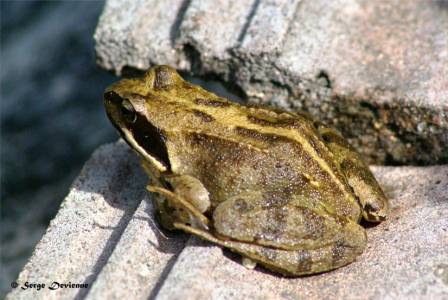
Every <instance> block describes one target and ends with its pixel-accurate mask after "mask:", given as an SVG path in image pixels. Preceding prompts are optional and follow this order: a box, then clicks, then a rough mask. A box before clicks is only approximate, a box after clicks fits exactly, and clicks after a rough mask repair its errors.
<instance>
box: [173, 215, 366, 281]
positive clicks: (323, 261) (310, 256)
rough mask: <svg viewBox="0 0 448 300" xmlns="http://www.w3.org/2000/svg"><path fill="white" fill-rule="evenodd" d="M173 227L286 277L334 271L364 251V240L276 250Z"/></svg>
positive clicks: (186, 228)
mask: <svg viewBox="0 0 448 300" xmlns="http://www.w3.org/2000/svg"><path fill="white" fill-rule="evenodd" d="M356 225H357V224H356ZM174 226H175V227H176V228H178V229H181V230H183V231H185V232H188V233H191V234H194V235H197V236H199V237H200V238H202V239H204V240H207V241H210V242H212V243H215V244H218V245H221V246H223V247H226V248H228V249H230V250H231V251H233V252H236V253H239V254H241V255H242V256H243V257H246V258H249V259H250V260H252V261H254V262H257V263H259V264H260V265H262V266H264V267H266V268H267V269H269V270H272V271H274V272H279V273H281V274H283V275H285V276H300V275H307V274H315V273H320V272H325V271H329V270H333V269H336V268H339V267H342V266H344V265H347V264H349V263H351V262H352V261H353V260H354V259H355V257H357V256H358V255H359V254H361V253H362V251H363V250H364V246H363V245H362V244H363V243H359V241H355V242H354V243H353V242H352V241H349V240H345V241H344V240H341V241H339V242H336V243H334V244H328V245H324V246H321V247H319V248H316V249H298V250H283V249H275V248H270V247H264V246H261V245H256V244H251V243H245V242H239V241H234V240H223V239H220V238H217V237H215V236H214V235H212V234H210V232H208V231H204V230H201V229H197V228H193V227H191V226H187V225H185V224H181V223H174ZM358 226H359V225H358ZM358 233H359V234H360V235H358V236H356V237H355V238H354V240H356V239H358V238H360V239H364V242H365V234H364V232H363V229H362V228H360V230H359V231H358ZM364 245H365V243H364Z"/></svg>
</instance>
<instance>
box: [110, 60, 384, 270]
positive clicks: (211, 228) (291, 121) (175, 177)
mask: <svg viewBox="0 0 448 300" xmlns="http://www.w3.org/2000/svg"><path fill="white" fill-rule="evenodd" d="M104 99H105V105H106V110H107V113H108V116H109V118H110V119H111V121H112V122H113V123H114V125H115V126H116V127H117V129H118V130H119V131H120V133H121V134H122V135H123V137H124V138H125V139H126V141H127V142H128V143H129V144H130V145H131V147H133V148H134V149H135V150H136V151H137V152H138V153H140V155H141V156H142V157H143V165H144V167H145V169H146V170H147V171H148V173H149V174H150V176H151V178H152V179H153V185H151V186H149V187H148V188H149V190H150V191H153V192H155V193H156V194H157V197H156V203H157V207H158V211H159V216H160V220H161V222H162V224H163V226H165V227H166V228H169V229H174V228H177V229H182V230H184V231H186V232H190V233H192V234H195V235H198V236H200V237H202V238H204V239H206V240H209V241H211V242H214V243H216V244H219V245H222V246H224V247H227V248H229V249H231V250H232V251H235V252H238V253H240V254H241V255H243V256H244V257H247V258H250V259H251V260H253V261H256V262H257V263H259V264H261V265H263V266H265V267H267V268H269V269H271V270H274V271H277V272H280V273H282V274H285V275H302V274H311V273H317V272H323V271H328V270H331V269H335V268H338V267H340V266H343V265H346V264H348V263H350V262H352V261H353V260H354V259H355V258H356V257H357V256H358V255H360V254H361V253H362V252H363V250H364V248H365V246H366V234H365V230H364V228H362V227H361V226H360V225H359V224H358V222H359V221H360V219H361V217H364V219H366V220H367V221H372V222H378V221H381V220H383V219H384V218H385V217H386V214H387V210H388V201H387V199H386V197H385V196H384V194H383V192H382V190H381V188H380V187H379V185H378V183H377V182H376V180H375V178H374V177H373V175H372V174H371V172H370V171H369V169H368V167H367V166H366V165H365V164H364V163H363V162H362V160H361V159H360V157H359V155H358V154H357V153H356V151H355V150H354V149H353V148H351V147H350V146H349V145H348V143H347V142H346V141H345V140H344V139H343V137H342V136H341V135H340V134H339V133H338V132H337V131H336V130H334V129H331V128H328V127H326V126H324V125H323V124H320V123H319V122H317V121H314V120H313V119H312V118H310V117H309V116H306V115H304V114H294V113H290V112H285V111H280V110H274V109H270V108H264V107H250V106H242V105H238V104H236V103H232V102H230V101H228V100H226V99H223V98H220V97H218V96H216V95H214V94H212V93H210V92H208V91H206V90H204V89H202V88H200V87H198V86H195V85H192V84H190V83H188V82H186V81H184V80H183V79H182V78H181V77H180V76H179V75H178V74H177V72H176V71H175V70H174V69H172V68H170V67H167V66H156V67H153V68H151V69H150V70H149V71H148V72H147V73H146V74H145V75H144V76H143V77H142V78H137V79H124V80H121V81H119V82H118V83H115V84H114V85H112V86H110V87H109V88H108V89H107V90H106V92H105V96H104Z"/></svg>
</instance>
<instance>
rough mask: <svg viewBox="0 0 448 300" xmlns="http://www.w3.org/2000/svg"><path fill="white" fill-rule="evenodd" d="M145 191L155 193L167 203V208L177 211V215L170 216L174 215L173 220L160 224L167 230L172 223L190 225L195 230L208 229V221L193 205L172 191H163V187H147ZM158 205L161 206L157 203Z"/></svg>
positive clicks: (170, 227) (163, 221)
mask: <svg viewBox="0 0 448 300" xmlns="http://www.w3.org/2000/svg"><path fill="white" fill-rule="evenodd" d="M147 189H148V191H150V192H153V193H157V194H158V195H160V196H162V197H163V198H164V199H165V201H167V203H168V205H169V207H170V208H171V209H172V210H177V211H179V212H178V213H177V214H175V213H172V215H174V218H171V216H170V219H169V220H162V223H163V224H164V226H165V227H167V228H168V229H172V227H173V226H172V223H174V222H175V221H177V222H183V223H185V224H191V225H193V226H194V227H197V228H203V229H208V226H209V223H210V221H209V219H208V218H207V217H206V216H205V215H204V214H203V213H202V212H201V211H200V210H199V209H197V208H196V207H195V206H194V205H193V204H191V203H190V202H188V201H187V200H186V199H184V198H183V197H181V196H180V195H177V194H175V193H173V192H172V191H170V190H168V189H165V188H163V187H159V186H154V185H148V186H147ZM158 205H161V204H160V203H159V204H158ZM162 217H168V216H162Z"/></svg>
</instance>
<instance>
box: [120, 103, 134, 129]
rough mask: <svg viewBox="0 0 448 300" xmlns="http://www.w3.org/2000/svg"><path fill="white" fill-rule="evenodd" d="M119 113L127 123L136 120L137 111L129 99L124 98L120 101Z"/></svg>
mask: <svg viewBox="0 0 448 300" xmlns="http://www.w3.org/2000/svg"><path fill="white" fill-rule="evenodd" d="M121 115H122V116H123V119H124V120H125V121H126V122H128V123H135V121H137V113H136V112H135V109H134V107H133V106H132V104H131V102H129V100H126V99H124V100H123V101H122V102H121Z"/></svg>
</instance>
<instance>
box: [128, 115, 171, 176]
mask: <svg viewBox="0 0 448 300" xmlns="http://www.w3.org/2000/svg"><path fill="white" fill-rule="evenodd" d="M130 130H131V131H132V136H133V137H134V139H135V141H136V142H137V144H138V145H139V146H140V147H142V148H143V149H144V150H145V152H146V153H148V154H149V155H150V156H152V157H154V158H155V159H157V160H158V161H159V162H160V163H161V164H163V165H164V166H166V167H167V168H168V169H169V168H170V161H169V158H168V150H167V148H166V135H165V134H164V132H163V131H162V130H160V129H159V128H157V127H155V126H154V125H152V124H151V123H150V122H147V121H146V120H145V119H144V118H139V117H137V118H136V121H135V122H134V124H133V125H132V127H131V128H130Z"/></svg>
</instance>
